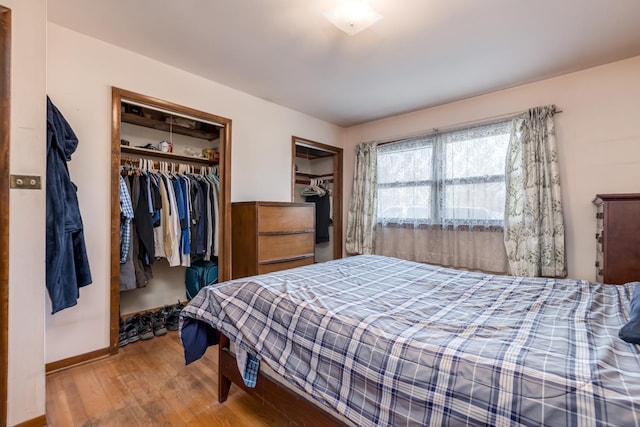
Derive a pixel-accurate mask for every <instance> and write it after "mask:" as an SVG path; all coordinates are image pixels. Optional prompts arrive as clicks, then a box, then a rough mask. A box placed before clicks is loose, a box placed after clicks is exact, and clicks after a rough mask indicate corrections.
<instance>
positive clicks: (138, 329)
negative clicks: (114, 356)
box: [120, 301, 184, 347]
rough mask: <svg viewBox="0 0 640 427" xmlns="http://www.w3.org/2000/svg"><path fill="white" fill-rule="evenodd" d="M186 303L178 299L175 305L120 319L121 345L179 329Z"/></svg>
mask: <svg viewBox="0 0 640 427" xmlns="http://www.w3.org/2000/svg"><path fill="white" fill-rule="evenodd" d="M183 308H184V304H182V303H181V302H180V301H178V303H177V304H175V305H165V306H164V307H163V308H161V309H159V310H156V311H155V312H151V311H148V312H146V313H142V314H136V315H133V316H131V317H129V318H128V319H127V320H126V321H124V322H123V321H122V319H120V347H124V346H125V345H127V344H130V343H134V342H136V341H139V340H141V339H142V340H150V339H151V338H153V337H154V336H162V335H165V334H166V333H167V330H169V331H177V330H178V325H179V322H180V311H181V310H182V309H183Z"/></svg>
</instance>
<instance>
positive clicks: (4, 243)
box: [0, 6, 11, 425]
mask: <svg viewBox="0 0 640 427" xmlns="http://www.w3.org/2000/svg"><path fill="white" fill-rule="evenodd" d="M0 58H2V68H1V69H0V325H2V326H0V425H6V423H7V405H8V386H9V385H8V379H9V326H8V324H9V174H10V172H9V166H10V164H9V148H10V142H11V140H10V132H11V93H10V92H11V78H10V77H11V10H10V9H7V8H6V7H4V6H0Z"/></svg>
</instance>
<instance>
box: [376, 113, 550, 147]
mask: <svg viewBox="0 0 640 427" xmlns="http://www.w3.org/2000/svg"><path fill="white" fill-rule="evenodd" d="M524 113H526V111H517V112H514V113H508V114H501V115H499V116H493V117H488V118H484V119H479V120H470V121H467V122H462V123H457V124H454V125H450V126H445V127H442V128H431V129H429V130H423V131H420V132H415V133H411V134H408V135H404V136H394V137H390V138H386V139H382V140H381V141H380V142H378V145H385V144H393V143H394V142H401V141H406V140H407V139H412V138H417V137H420V136H431V135H435V134H437V133H440V132H443V131H447V132H449V131H454V130H458V129H463V128H466V127H470V126H475V125H477V126H482V125H489V124H492V123H498V122H501V121H505V120H507V119H512V118H514V117H517V116H519V115H520V114H524ZM560 113H562V110H557V111H556V112H555V113H554V115H555V114H560Z"/></svg>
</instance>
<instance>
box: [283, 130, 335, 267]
mask: <svg viewBox="0 0 640 427" xmlns="http://www.w3.org/2000/svg"><path fill="white" fill-rule="evenodd" d="M297 143H301V144H304V146H306V147H312V148H314V149H316V150H320V151H324V152H327V153H331V156H332V157H333V258H334V259H339V258H342V206H343V204H342V203H343V201H342V188H343V186H342V176H343V149H342V148H340V147H334V146H333V145H328V144H323V143H321V142H316V141H312V140H310V139H306V138H301V137H299V136H295V135H294V136H292V137H291V201H295V187H296V146H297Z"/></svg>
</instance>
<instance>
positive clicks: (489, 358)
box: [180, 255, 640, 426]
mask: <svg viewBox="0 0 640 427" xmlns="http://www.w3.org/2000/svg"><path fill="white" fill-rule="evenodd" d="M636 285H637V283H629V284H626V285H620V286H616V285H603V284H599V283H594V282H588V281H582V280H568V279H562V280H560V279H543V278H521V277H510V276H496V275H490V274H484V273H478V272H469V271H461V270H454V269H448V268H443V267H438V266H432V265H428V264H421V263H416V262H411V261H406V260H400V259H395V258H389V257H382V256H376V255H360V256H355V257H349V258H345V259H340V260H335V261H330V262H326V263H320V264H315V265H311V266H306V267H300V268H295V269H291V270H285V271H280V272H276V273H270V274H266V275H261V276H254V277H248V278H244V279H237V280H232V281H228V282H225V283H222V284H220V285H217V286H211V287H207V288H204V289H202V290H201V291H200V292H199V293H198V295H197V296H196V297H195V298H194V299H193V300H191V301H190V303H189V304H188V305H187V306H186V307H185V308H184V309H183V311H182V313H181V325H180V334H181V338H182V341H183V345H184V349H185V357H186V359H187V362H188V363H190V362H193V361H195V360H197V359H198V357H200V356H201V355H202V354H203V353H204V351H205V350H206V348H207V346H208V345H212V344H219V347H218V348H219V352H220V359H219V375H218V388H219V396H218V397H219V400H220V401H224V400H225V399H226V396H227V393H228V390H229V386H230V384H231V382H234V383H235V384H237V385H238V386H240V387H241V388H243V389H245V390H247V391H249V392H250V393H252V394H254V395H256V396H258V397H259V398H260V399H262V400H263V402H264V403H265V404H268V405H270V406H273V407H275V408H277V409H279V410H281V411H282V413H284V414H285V415H288V416H291V418H292V419H293V422H295V423H297V424H300V425H329V424H333V425H342V424H352V425H358V426H378V425H393V426H399V425H526V426H528V425H530V426H540V425H603V426H604V425H615V426H629V425H636V426H638V425H640V346H637V345H635V344H632V343H628V342H625V341H623V340H622V339H620V338H619V336H618V334H619V331H620V329H621V327H622V326H623V325H625V324H627V325H629V322H630V310H632V311H633V310H634V308H633V307H632V308H631V309H630V306H631V302H632V297H634V296H635V295H638V298H637V300H640V292H635V293H634V291H635V289H636V288H638V289H639V290H640V285H639V286H636ZM634 301H636V299H634ZM636 306H640V302H637V304H636ZM638 308H639V307H635V309H638ZM636 311H640V310H636ZM631 317H632V318H633V315H631ZM632 320H633V319H632ZM627 327H629V326H627ZM633 328H634V329H637V327H636V326H635V325H634V326H633ZM230 341H231V342H234V343H235V347H236V349H237V350H236V353H237V354H239V355H241V356H248V358H247V360H248V361H253V362H255V363H254V364H253V365H252V364H251V363H249V362H247V363H246V365H245V364H244V362H243V363H241V364H238V363H237V361H236V360H235V359H234V354H233V352H232V351H231V350H230V346H229V342H230ZM242 360H244V358H243V359H242ZM255 364H259V365H260V366H262V367H268V368H270V371H272V372H275V374H276V375H265V374H262V373H258V374H257V377H255V376H253V374H255V373H256V372H258V371H257V370H256V368H257V366H255ZM238 366H239V367H240V369H238ZM243 366H244V370H243V369H242V367H243ZM248 377H249V380H251V378H253V379H255V378H257V381H256V383H255V387H253V386H248V385H247V379H248ZM249 384H251V383H249ZM251 385H253V384H251Z"/></svg>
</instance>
